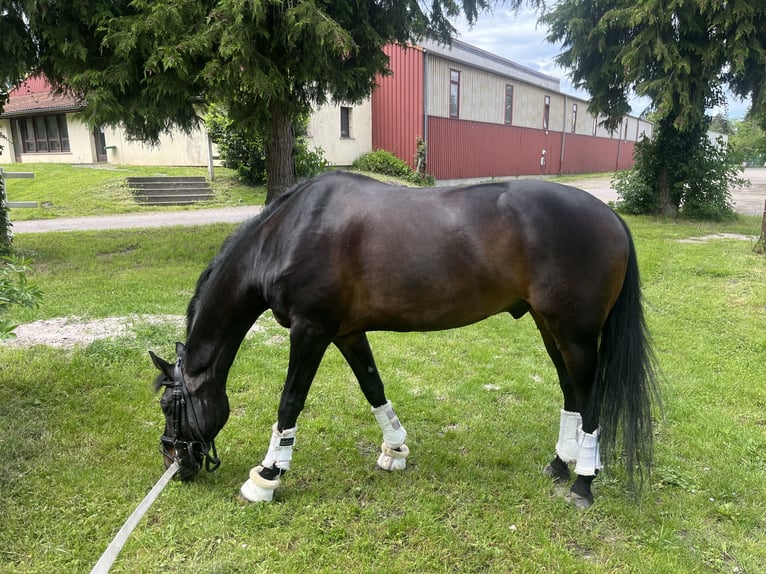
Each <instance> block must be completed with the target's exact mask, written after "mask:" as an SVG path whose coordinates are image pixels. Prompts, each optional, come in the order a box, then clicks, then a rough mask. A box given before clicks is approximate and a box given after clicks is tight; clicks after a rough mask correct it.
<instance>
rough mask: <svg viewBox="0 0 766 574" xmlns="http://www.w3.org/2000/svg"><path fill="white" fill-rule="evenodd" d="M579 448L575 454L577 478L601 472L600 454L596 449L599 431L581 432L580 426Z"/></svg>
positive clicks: (597, 448) (598, 429)
mask: <svg viewBox="0 0 766 574" xmlns="http://www.w3.org/2000/svg"><path fill="white" fill-rule="evenodd" d="M577 430H578V432H579V433H580V439H579V442H580V448H579V450H578V452H577V465H576V466H575V474H577V475H578V476H595V475H596V471H599V470H601V469H602V468H603V467H602V465H601V453H600V452H599V447H598V435H599V434H600V433H601V429H600V428H597V429H596V430H595V431H593V432H592V433H586V432H583V430H582V426H581V427H579V428H578V429H577Z"/></svg>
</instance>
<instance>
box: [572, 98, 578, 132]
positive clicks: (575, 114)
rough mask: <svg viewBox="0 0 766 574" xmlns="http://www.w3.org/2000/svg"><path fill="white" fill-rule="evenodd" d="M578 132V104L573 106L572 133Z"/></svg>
mask: <svg viewBox="0 0 766 574" xmlns="http://www.w3.org/2000/svg"><path fill="white" fill-rule="evenodd" d="M576 130H577V104H572V133H575V131H576Z"/></svg>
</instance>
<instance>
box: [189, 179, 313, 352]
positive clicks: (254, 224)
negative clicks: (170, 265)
mask: <svg viewBox="0 0 766 574" xmlns="http://www.w3.org/2000/svg"><path fill="white" fill-rule="evenodd" d="M320 177H321V176H320ZM311 181H312V180H306V181H302V182H300V183H298V184H296V185H294V186H293V187H292V188H290V189H289V190H288V191H286V192H285V193H283V194H282V195H280V196H279V197H278V198H276V199H275V200H274V201H272V202H271V203H269V204H268V205H267V206H266V207H264V208H263V210H262V211H261V212H260V213H259V214H258V215H256V216H255V217H253V218H252V219H249V220H248V221H246V222H245V223H243V224H242V225H240V226H239V228H238V229H237V230H235V231H234V232H233V233H232V234H231V235H229V236H228V237H227V238H226V240H225V241H224V242H223V245H222V246H221V249H220V251H219V252H218V254H217V255H216V256H215V257H213V259H212V260H211V261H210V263H209V264H208V266H207V267H206V268H205V270H204V271H203V272H202V274H201V275H200V276H199V279H197V286H196V287H195V289H194V295H192V298H191V300H190V301H189V305H188V306H187V308H186V336H187V338H188V336H189V333H190V332H191V328H192V325H194V318H195V317H196V315H197V310H198V309H199V304H200V300H201V299H203V298H204V296H205V294H206V293H207V288H208V285H209V284H210V279H211V277H213V276H214V275H215V274H216V271H217V270H218V269H219V268H220V266H221V263H222V262H223V261H225V260H226V258H227V257H228V255H229V253H231V251H232V249H233V248H234V246H235V245H237V244H238V243H239V242H240V241H242V240H243V239H244V238H245V237H247V236H249V235H250V233H251V232H252V231H253V230H255V229H257V228H258V227H260V226H261V225H262V224H263V222H264V221H266V220H267V219H268V218H269V217H270V216H271V215H272V214H273V213H274V211H276V210H277V209H279V207H280V206H282V205H283V204H284V203H285V202H286V201H288V200H289V199H290V198H291V197H293V196H294V195H296V194H298V193H300V191H302V190H303V189H305V188H306V187H308V185H309V183H310V182H311Z"/></svg>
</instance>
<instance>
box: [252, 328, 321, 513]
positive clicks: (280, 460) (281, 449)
mask: <svg viewBox="0 0 766 574" xmlns="http://www.w3.org/2000/svg"><path fill="white" fill-rule="evenodd" d="M330 341H331V337H330V336H329V335H327V333H326V331H325V330H323V329H321V328H320V327H316V326H313V325H294V326H293V327H292V328H291V330H290V363H289V366H288V368H287V378H286V380H285V386H284V388H283V389H282V398H281V401H280V404H279V413H278V420H277V422H276V424H274V426H273V428H272V432H271V440H270V441H269V447H268V450H267V451H266V456H265V457H264V459H263V461H262V462H261V464H259V465H258V466H256V467H254V468H252V469H251V470H250V477H249V478H248V479H247V481H245V483H244V484H243V485H242V488H241V489H240V494H241V495H242V497H243V498H245V499H246V500H249V501H251V502H269V501H271V500H272V499H273V497H274V491H275V490H276V489H277V488H279V485H280V484H281V477H282V476H283V475H284V474H285V473H286V472H287V471H288V470H289V469H290V462H291V460H292V458H293V448H294V446H295V436H296V432H297V430H298V427H297V421H298V415H299V414H300V412H301V411H302V410H303V406H304V405H305V403H306V397H307V396H308V392H309V388H310V387H311V382H312V381H313V380H314V375H316V372H317V369H318V368H319V363H320V362H321V361H322V357H323V356H324V352H325V350H326V349H327V346H328V345H329V344H330Z"/></svg>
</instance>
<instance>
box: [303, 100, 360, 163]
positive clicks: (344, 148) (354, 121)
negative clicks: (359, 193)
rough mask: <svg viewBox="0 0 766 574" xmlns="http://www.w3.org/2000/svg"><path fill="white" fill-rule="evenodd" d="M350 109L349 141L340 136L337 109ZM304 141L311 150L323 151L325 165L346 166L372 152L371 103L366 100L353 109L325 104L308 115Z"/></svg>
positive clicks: (347, 105)
mask: <svg viewBox="0 0 766 574" xmlns="http://www.w3.org/2000/svg"><path fill="white" fill-rule="evenodd" d="M343 105H345V106H346V107H351V116H350V118H349V120H350V121H349V132H350V137H347V138H344V137H341V136H340V108H341V106H343ZM307 140H308V142H309V145H310V146H311V147H313V148H315V149H316V148H322V151H323V152H324V157H325V159H326V160H327V161H329V162H330V163H332V164H333V165H336V166H349V165H351V164H352V163H353V161H354V160H355V159H356V158H358V157H359V156H360V155H362V154H364V153H367V152H369V151H372V103H371V101H370V100H369V99H367V100H365V101H364V102H363V103H361V104H359V105H355V106H351V105H350V104H326V105H324V106H321V107H320V108H318V109H317V110H315V111H314V113H313V114H311V119H310V120H309V126H308V134H307Z"/></svg>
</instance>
